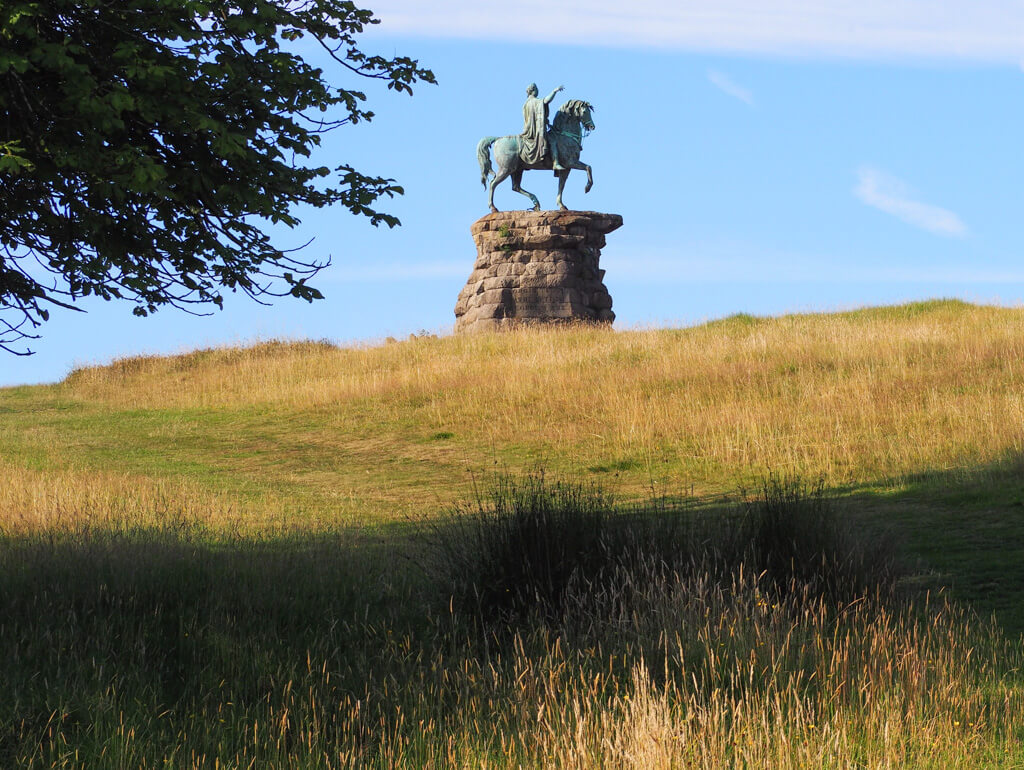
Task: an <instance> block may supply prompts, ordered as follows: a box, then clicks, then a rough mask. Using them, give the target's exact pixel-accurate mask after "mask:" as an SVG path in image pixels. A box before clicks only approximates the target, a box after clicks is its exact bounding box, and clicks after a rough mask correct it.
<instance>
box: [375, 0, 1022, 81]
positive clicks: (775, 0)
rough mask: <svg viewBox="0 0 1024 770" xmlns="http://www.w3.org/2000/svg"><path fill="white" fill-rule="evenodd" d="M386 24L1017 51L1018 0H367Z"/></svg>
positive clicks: (913, 50) (459, 34) (863, 52)
mask: <svg viewBox="0 0 1024 770" xmlns="http://www.w3.org/2000/svg"><path fill="white" fill-rule="evenodd" d="M373 7H374V10H375V11H376V12H377V13H378V15H379V16H380V18H381V19H382V20H383V22H384V23H383V24H382V25H381V27H379V28H378V29H379V30H380V31H381V32H388V33H391V34H400V35H411V36H428V37H446V38H453V37H454V38H472V39H484V40H509V41H514V42H537V41H541V42H549V43H555V44H559V45H566V44H573V45H598V46H616V47H623V46H625V47H637V46H644V47H652V46H653V47H660V48H669V49H677V50H702V51H735V52H746V53H769V54H781V55H787V56H790V55H795V56H807V55H810V56H825V57H858V58H871V59H876V58H893V57H925V58H940V59H960V60H964V61H972V60H973V61H988V62H1003V63H1007V64H1010V65H1015V64H1016V63H1017V62H1020V61H1021V60H1022V59H1024V3H1021V2H1020V0H633V1H632V2H630V3H628V4H626V3H623V2H622V0H505V1H504V2H501V3H495V2H480V0H431V2H424V0H375V2H374V4H373Z"/></svg>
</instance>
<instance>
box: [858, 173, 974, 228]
mask: <svg viewBox="0 0 1024 770" xmlns="http://www.w3.org/2000/svg"><path fill="white" fill-rule="evenodd" d="M857 177H858V181H857V186H856V187H854V188H853V193H854V195H856V196H857V197H858V198H860V200H861V201H863V202H864V203H866V204H867V205H868V206H873V207H874V208H876V209H878V210H880V211H884V212H885V213H886V214H892V215H893V216H894V217H898V218H899V219H902V220H903V221H904V222H906V223H907V224H910V225H914V226H915V227H920V228H921V229H922V230H927V231H928V232H930V233H935V234H936V235H945V236H951V237H963V236H964V235H966V234H967V225H965V224H964V223H963V221H962V220H961V219H960V217H958V216H957V215H956V214H954V213H953V212H952V211H949V210H948V209H944V208H941V207H939V206H933V205H931V204H928V203H921V202H920V201H917V200H914V199H913V198H912V197H910V196H911V195H912V191H911V190H910V188H908V187H907V185H906V184H905V183H904V182H902V181H901V180H899V179H897V178H896V177H894V176H890V175H889V174H886V173H885V172H884V171H879V170H878V169H876V168H870V167H864V168H861V169H860V170H859V171H858V172H857Z"/></svg>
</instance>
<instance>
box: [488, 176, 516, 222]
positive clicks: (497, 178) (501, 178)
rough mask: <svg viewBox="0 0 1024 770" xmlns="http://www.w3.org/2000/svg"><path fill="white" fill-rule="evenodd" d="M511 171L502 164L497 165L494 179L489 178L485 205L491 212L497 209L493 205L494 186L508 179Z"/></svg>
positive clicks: (495, 211)
mask: <svg viewBox="0 0 1024 770" xmlns="http://www.w3.org/2000/svg"><path fill="white" fill-rule="evenodd" d="M510 173H511V172H510V171H509V170H508V169H507V168H505V167H504V166H502V165H499V166H498V171H497V172H496V173H495V175H494V179H492V180H491V183H490V185H488V187H487V205H488V206H490V207H491V213H492V214H494V213H497V211H498V209H497V208H495V206H494V188H495V187H497V186H498V185H499V184H500V183H501V182H504V181H505V180H506V179H508V176H509V174H510Z"/></svg>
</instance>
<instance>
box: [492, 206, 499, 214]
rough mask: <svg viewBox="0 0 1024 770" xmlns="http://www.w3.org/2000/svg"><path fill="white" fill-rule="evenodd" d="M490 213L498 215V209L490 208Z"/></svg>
mask: <svg viewBox="0 0 1024 770" xmlns="http://www.w3.org/2000/svg"><path fill="white" fill-rule="evenodd" d="M491 213H492V214H497V213H498V209H497V208H496V207H495V206H491Z"/></svg>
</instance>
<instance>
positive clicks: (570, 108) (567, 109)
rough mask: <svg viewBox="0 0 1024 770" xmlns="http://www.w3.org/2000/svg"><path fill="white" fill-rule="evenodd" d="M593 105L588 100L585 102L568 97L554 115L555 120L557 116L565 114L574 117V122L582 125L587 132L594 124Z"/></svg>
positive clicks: (591, 129) (593, 127)
mask: <svg viewBox="0 0 1024 770" xmlns="http://www.w3.org/2000/svg"><path fill="white" fill-rule="evenodd" d="M593 111H594V105H592V104H591V103H590V102H585V101H583V100H582V99H570V100H569V101H567V102H566V103H565V104H563V105H562V107H561V109H560V110H559V111H558V113H559V114H558V115H556V116H555V118H556V121H557V119H558V117H559V116H565V117H570V118H575V119H576V122H578V123H579V124H580V125H582V126H583V128H584V129H585V130H586V132H587V133H590V132H591V131H593V130H594V129H595V128H596V126H595V125H594V116H593V114H592V113H593Z"/></svg>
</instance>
